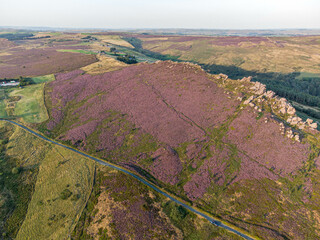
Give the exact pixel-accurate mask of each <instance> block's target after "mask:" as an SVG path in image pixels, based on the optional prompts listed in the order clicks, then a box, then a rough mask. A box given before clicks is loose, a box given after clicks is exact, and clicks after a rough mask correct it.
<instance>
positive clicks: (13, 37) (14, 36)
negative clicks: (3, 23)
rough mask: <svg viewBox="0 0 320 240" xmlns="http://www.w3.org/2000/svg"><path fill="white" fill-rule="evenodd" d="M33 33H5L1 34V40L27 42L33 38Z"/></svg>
mask: <svg viewBox="0 0 320 240" xmlns="http://www.w3.org/2000/svg"><path fill="white" fill-rule="evenodd" d="M33 36H34V35H33V34H32V33H4V34H0V38H6V39H8V40H9V41H17V40H25V39H28V38H30V37H33Z"/></svg>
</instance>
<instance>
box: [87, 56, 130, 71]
mask: <svg viewBox="0 0 320 240" xmlns="http://www.w3.org/2000/svg"><path fill="white" fill-rule="evenodd" d="M97 58H98V59H99V62H96V63H92V64H90V65H88V66H85V67H83V68H81V69H82V70H83V71H85V72H86V73H89V74H91V75H96V74H102V73H105V72H111V71H115V70H118V69H121V68H123V67H125V66H127V64H125V63H123V62H120V61H117V60H115V59H113V58H111V57H106V56H102V55H98V56H97Z"/></svg>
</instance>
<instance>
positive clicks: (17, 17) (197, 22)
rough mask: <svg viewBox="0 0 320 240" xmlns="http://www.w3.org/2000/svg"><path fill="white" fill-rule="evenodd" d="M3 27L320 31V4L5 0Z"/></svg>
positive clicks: (0, 8)
mask: <svg viewBox="0 0 320 240" xmlns="http://www.w3.org/2000/svg"><path fill="white" fill-rule="evenodd" d="M0 26H40V27H67V28H69V27H70V28H108V29H119V28H194V29H199V28H200V29H279V28H280V29H282V28H317V29H320V0H157V1H156V0H86V1H85V0H50V1H48V0H0Z"/></svg>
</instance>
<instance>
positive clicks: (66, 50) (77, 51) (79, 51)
mask: <svg viewBox="0 0 320 240" xmlns="http://www.w3.org/2000/svg"><path fill="white" fill-rule="evenodd" d="M57 51H58V52H72V53H83V54H97V53H95V52H92V51H86V50H76V49H61V50H57Z"/></svg>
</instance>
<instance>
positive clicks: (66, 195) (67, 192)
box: [60, 189, 72, 200]
mask: <svg viewBox="0 0 320 240" xmlns="http://www.w3.org/2000/svg"><path fill="white" fill-rule="evenodd" d="M71 195H72V192H71V191H70V190H69V189H65V190H63V191H62V192H61V193H60V198H61V199H62V200H66V199H68V198H69V197H70V196H71Z"/></svg>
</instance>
